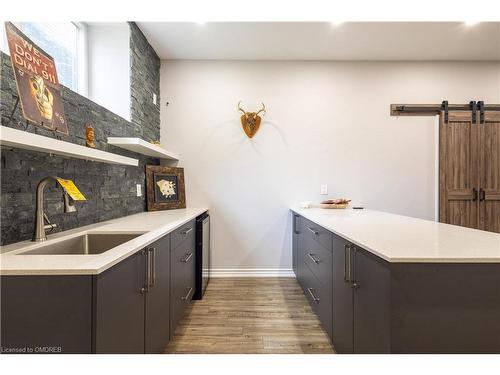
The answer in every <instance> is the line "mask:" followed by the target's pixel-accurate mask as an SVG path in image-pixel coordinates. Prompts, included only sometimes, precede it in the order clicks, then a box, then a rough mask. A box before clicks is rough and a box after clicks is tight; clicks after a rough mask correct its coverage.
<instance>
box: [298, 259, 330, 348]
mask: <svg viewBox="0 0 500 375" xmlns="http://www.w3.org/2000/svg"><path fill="white" fill-rule="evenodd" d="M302 276H303V277H302V289H303V290H304V294H305V295H306V298H307V300H308V301H309V304H310V305H311V307H312V309H313V311H314V312H315V313H316V315H317V316H318V318H319V320H320V321H321V324H322V325H323V328H324V329H325V331H326V332H327V333H328V336H329V337H330V339H331V338H332V286H331V284H330V285H323V284H321V283H320V282H319V281H318V279H317V278H316V276H314V274H313V273H312V271H311V270H310V269H309V267H308V266H307V265H306V264H303V275H302Z"/></svg>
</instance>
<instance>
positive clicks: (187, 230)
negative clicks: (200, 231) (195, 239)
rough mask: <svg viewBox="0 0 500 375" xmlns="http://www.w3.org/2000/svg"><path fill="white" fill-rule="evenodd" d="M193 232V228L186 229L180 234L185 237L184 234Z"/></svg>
mask: <svg viewBox="0 0 500 375" xmlns="http://www.w3.org/2000/svg"><path fill="white" fill-rule="evenodd" d="M192 230H193V228H191V227H190V228H188V229H186V230H185V231H184V232H182V234H183V235H184V236H185V235H186V234H189V232H191V231H192Z"/></svg>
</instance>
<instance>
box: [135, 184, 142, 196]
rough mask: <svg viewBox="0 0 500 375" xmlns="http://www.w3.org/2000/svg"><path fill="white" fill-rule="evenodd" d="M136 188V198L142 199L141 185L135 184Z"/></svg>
mask: <svg viewBox="0 0 500 375" xmlns="http://www.w3.org/2000/svg"><path fill="white" fill-rule="evenodd" d="M136 188H137V196H138V197H142V188H141V184H137V185H136Z"/></svg>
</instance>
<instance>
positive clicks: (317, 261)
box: [307, 253, 320, 264]
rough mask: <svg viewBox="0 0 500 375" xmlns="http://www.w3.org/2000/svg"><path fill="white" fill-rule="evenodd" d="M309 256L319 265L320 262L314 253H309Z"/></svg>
mask: <svg viewBox="0 0 500 375" xmlns="http://www.w3.org/2000/svg"><path fill="white" fill-rule="evenodd" d="M307 256H308V257H309V258H311V260H312V261H313V262H314V263H316V264H319V262H320V260H319V259H317V258H315V257H314V254H313V253H309V254H307Z"/></svg>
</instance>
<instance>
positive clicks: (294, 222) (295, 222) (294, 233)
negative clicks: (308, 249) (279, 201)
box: [292, 212, 300, 276]
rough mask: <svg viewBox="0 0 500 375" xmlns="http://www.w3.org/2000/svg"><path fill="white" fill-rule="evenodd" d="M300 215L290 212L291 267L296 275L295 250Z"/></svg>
mask: <svg viewBox="0 0 500 375" xmlns="http://www.w3.org/2000/svg"><path fill="white" fill-rule="evenodd" d="M299 220H300V216H299V215H297V214H296V213H293V212H292V269H293V273H295V276H298V270H297V264H298V263H297V251H298V247H299V234H300V232H299V226H300V223H299Z"/></svg>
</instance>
